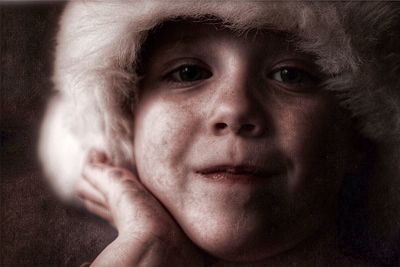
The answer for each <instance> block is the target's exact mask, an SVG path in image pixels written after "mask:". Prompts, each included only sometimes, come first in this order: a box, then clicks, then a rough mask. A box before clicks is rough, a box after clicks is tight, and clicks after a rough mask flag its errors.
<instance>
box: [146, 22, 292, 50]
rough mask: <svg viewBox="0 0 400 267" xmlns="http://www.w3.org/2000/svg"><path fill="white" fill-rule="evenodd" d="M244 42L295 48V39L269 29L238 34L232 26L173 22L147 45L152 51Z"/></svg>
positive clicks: (153, 34)
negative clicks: (220, 42)
mask: <svg viewBox="0 0 400 267" xmlns="http://www.w3.org/2000/svg"><path fill="white" fill-rule="evenodd" d="M229 39H232V40H236V41H238V40H241V41H242V42H243V43H245V42H246V43H251V44H253V45H257V44H259V45H263V46H266V45H268V44H273V43H276V42H277V41H279V42H281V43H285V44H286V45H287V46H288V47H289V46H291V45H293V44H294V37H293V36H290V35H289V34H288V33H285V32H282V31H276V30H275V31H274V30H269V29H263V30H260V29H247V30H234V29H232V28H231V27H230V26H229V25H224V24H222V23H219V22H207V21H205V22H200V21H197V22H196V21H194V22H193V21H171V22H166V23H163V24H161V25H160V26H159V27H157V28H155V29H154V30H152V31H151V32H150V34H149V36H148V38H147V41H146V43H148V44H149V45H150V46H151V47H153V48H154V47H155V46H156V47H168V46H174V47H176V46H190V45H195V44H197V43H199V42H204V43H207V42H208V41H211V40H212V41H215V42H218V41H221V40H229Z"/></svg>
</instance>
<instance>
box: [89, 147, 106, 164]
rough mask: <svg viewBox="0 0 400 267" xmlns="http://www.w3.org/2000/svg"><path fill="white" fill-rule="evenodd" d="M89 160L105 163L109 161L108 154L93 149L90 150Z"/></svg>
mask: <svg viewBox="0 0 400 267" xmlns="http://www.w3.org/2000/svg"><path fill="white" fill-rule="evenodd" d="M89 162H90V163H105V162H107V156H106V154H105V153H103V152H100V151H97V150H95V149H92V150H90V152H89Z"/></svg>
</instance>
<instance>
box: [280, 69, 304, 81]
mask: <svg viewBox="0 0 400 267" xmlns="http://www.w3.org/2000/svg"><path fill="white" fill-rule="evenodd" d="M280 74H281V79H282V81H283V82H288V83H298V82H301V81H302V79H303V75H302V72H301V71H300V70H296V69H288V68H287V69H282V70H281V73H280Z"/></svg>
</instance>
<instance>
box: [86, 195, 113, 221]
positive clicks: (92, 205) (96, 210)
mask: <svg viewBox="0 0 400 267" xmlns="http://www.w3.org/2000/svg"><path fill="white" fill-rule="evenodd" d="M83 204H84V205H85V208H86V209H87V210H88V211H90V212H91V213H93V214H95V215H97V216H99V217H101V218H103V219H104V220H106V221H108V222H109V223H111V224H112V225H114V222H113V217H112V215H111V212H110V211H109V210H108V209H106V208H105V207H104V206H102V205H99V204H98V203H96V202H93V201H90V200H88V199H83Z"/></svg>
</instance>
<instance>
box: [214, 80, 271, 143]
mask: <svg viewBox="0 0 400 267" xmlns="http://www.w3.org/2000/svg"><path fill="white" fill-rule="evenodd" d="M265 115H266V114H265V111H264V110H263V106H262V104H261V103H260V99H257V96H256V95H253V94H252V92H251V91H250V90H247V89H246V88H245V87H241V88H239V86H235V87H233V88H232V87H231V89H230V90H226V91H224V92H222V93H221V94H220V95H219V96H218V97H217V98H216V101H215V105H214V109H213V112H212V116H211V118H210V120H209V127H210V130H211V132H212V134H213V135H227V134H234V135H238V136H242V137H261V136H263V135H264V134H265V132H266V116H265Z"/></svg>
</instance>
